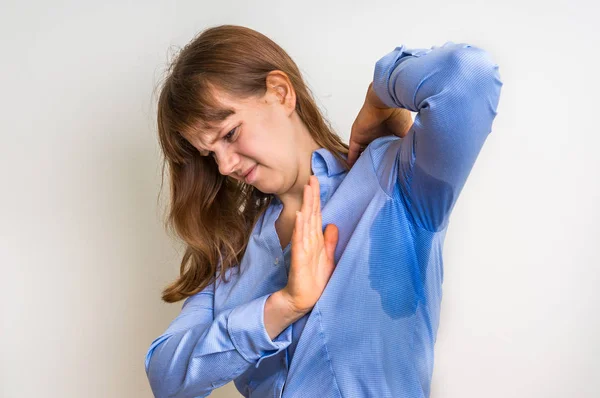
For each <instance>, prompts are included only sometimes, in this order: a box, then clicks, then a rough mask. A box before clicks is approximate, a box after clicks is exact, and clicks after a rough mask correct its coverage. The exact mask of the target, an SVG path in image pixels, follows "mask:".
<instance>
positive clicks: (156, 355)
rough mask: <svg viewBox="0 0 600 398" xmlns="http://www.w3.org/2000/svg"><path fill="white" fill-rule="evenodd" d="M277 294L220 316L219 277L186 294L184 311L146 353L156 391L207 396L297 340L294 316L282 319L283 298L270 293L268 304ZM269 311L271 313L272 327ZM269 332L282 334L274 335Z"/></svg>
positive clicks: (283, 312)
mask: <svg viewBox="0 0 600 398" xmlns="http://www.w3.org/2000/svg"><path fill="white" fill-rule="evenodd" d="M277 294H278V292H276V293H273V294H268V295H265V296H262V297H259V298H257V299H255V300H252V301H250V302H248V303H245V304H243V305H240V306H237V307H234V308H232V309H229V310H226V311H223V312H221V313H220V314H218V316H216V317H213V308H214V300H213V299H214V283H213V284H211V285H209V286H208V287H207V288H206V289H204V290H203V291H201V292H199V293H197V294H195V295H194V296H191V297H189V298H188V299H186V300H185V302H184V304H183V307H182V309H181V313H180V314H179V315H178V316H177V318H176V319H175V320H174V321H173V322H172V323H171V325H170V326H169V327H168V329H167V330H166V331H165V333H163V334H162V335H161V336H160V337H158V338H157V339H155V340H154V341H153V342H152V344H151V345H150V348H149V349H148V353H147V354H146V361H145V368H146V374H147V376H148V380H149V382H150V386H151V388H152V392H153V393H154V396H156V397H158V398H162V397H205V396H208V395H209V394H210V393H211V391H212V390H213V389H215V388H218V387H221V386H223V385H225V384H227V383H228V382H230V381H231V380H233V379H235V378H236V377H238V376H239V375H240V374H242V373H243V372H244V371H245V370H247V369H248V368H249V367H250V366H253V365H254V366H256V367H258V366H259V364H260V362H261V361H262V359H264V358H267V357H270V356H272V355H275V354H277V353H278V352H280V351H281V350H284V349H285V348H286V347H287V346H288V345H289V344H290V343H291V341H292V329H291V327H290V326H289V325H291V323H292V322H293V321H294V320H295V319H293V318H287V317H286V321H285V322H284V323H282V322H279V321H278V320H279V318H281V317H283V316H284V314H285V311H284V309H283V308H279V307H278V305H279V304H278V302H279V301H277V300H272V299H271V300H270V301H269V305H266V302H267V300H268V299H269V298H270V297H272V298H276V297H278V296H277ZM265 310H266V311H267V314H266V315H265V313H264V311H265ZM265 316H268V317H269V318H270V320H269V321H268V324H269V325H268V326H269V327H268V328H267V327H266V326H265ZM274 320H275V321H274ZM284 327H285V330H283V328H284ZM267 329H268V330H269V331H267ZM273 330H274V331H273ZM281 330H283V332H281ZM278 332H281V333H278ZM269 333H272V334H278V336H277V337H276V338H275V339H273V340H272V339H271V337H269Z"/></svg>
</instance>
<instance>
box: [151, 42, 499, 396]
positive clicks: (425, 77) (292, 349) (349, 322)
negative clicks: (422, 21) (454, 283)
mask: <svg viewBox="0 0 600 398" xmlns="http://www.w3.org/2000/svg"><path fill="white" fill-rule="evenodd" d="M373 82H374V83H373V87H374V90H375V93H376V94H377V95H378V96H379V98H381V100H382V101H383V102H384V103H386V104H387V105H388V106H390V107H402V108H406V109H409V110H410V111H412V112H417V115H416V117H415V120H414V124H413V126H412V128H411V129H410V131H409V132H408V134H407V135H406V136H405V137H404V138H399V137H396V136H386V137H381V138H378V139H376V140H374V141H373V142H371V144H370V145H369V146H368V147H367V148H366V150H365V151H364V152H363V154H362V155H361V156H360V157H359V159H358V160H357V162H356V163H355V165H354V166H353V167H352V169H351V170H350V171H349V172H345V171H344V169H343V167H342V165H341V164H339V163H338V161H337V160H336V159H335V157H334V156H333V155H332V154H331V153H330V152H329V151H328V150H327V149H325V148H321V149H319V150H317V151H315V152H313V153H312V170H313V173H314V174H315V175H316V176H317V178H318V180H319V183H320V185H321V202H322V215H323V228H324V227H325V226H326V225H327V224H331V223H333V224H335V225H337V227H338V229H339V241H338V244H337V248H336V251H335V263H336V264H337V265H336V268H335V270H334V272H333V274H332V276H331V279H330V280H329V283H328V284H327V286H326V288H325V290H324V291H323V293H322V295H321V297H320V299H319V300H318V302H317V303H316V305H315V306H314V308H313V309H312V311H311V312H309V313H308V314H306V315H305V316H304V317H303V318H301V319H300V320H298V321H297V322H295V323H293V324H292V325H290V326H288V327H287V328H286V329H285V330H284V331H283V332H282V333H281V334H280V335H279V336H277V337H276V338H275V339H274V340H271V339H270V338H269V336H268V334H267V331H266V329H265V325H264V305H265V301H266V300H267V298H268V297H269V296H270V295H271V294H272V293H273V292H275V291H278V290H280V289H282V288H283V287H285V286H286V284H287V278H288V271H289V268H290V245H288V246H287V247H286V248H285V249H283V250H282V248H281V245H280V242H279V239H278V236H277V233H276V231H275V220H276V219H277V217H278V216H279V214H280V212H281V210H282V204H281V201H280V200H279V199H277V198H275V200H274V201H273V202H272V203H271V205H270V206H269V207H268V208H267V209H266V211H265V212H264V213H263V214H262V216H261V218H260V219H259V221H258V222H257V224H256V225H255V228H254V230H253V231H252V235H251V237H250V240H249V243H248V247H247V250H246V253H245V255H244V257H243V260H242V261H241V263H240V269H239V271H241V272H239V273H238V272H237V271H234V270H229V273H228V277H229V280H230V281H229V283H227V284H224V283H221V282H219V283H217V285H216V286H215V285H214V284H212V285H210V286H209V287H207V288H206V289H205V290H204V291H202V292H200V293H198V294H195V295H194V296H192V297H189V298H187V299H186V300H185V302H184V303H183V307H182V310H181V313H180V314H179V316H178V317H177V318H176V319H175V320H174V321H173V322H172V323H171V325H170V326H169V327H168V329H167V330H166V331H165V332H164V333H163V334H162V335H161V336H160V337H158V338H157V339H156V340H154V341H153V342H152V344H151V346H150V348H149V350H148V353H147V356H146V362H145V367H146V372H147V375H148V379H149V382H150V385H151V387H152V391H153V392H154V394H155V395H156V396H157V397H204V396H207V395H208V394H209V393H210V392H211V391H212V390H213V389H215V388H218V387H221V386H223V385H224V384H226V383H228V382H230V381H231V380H234V382H235V385H236V387H237V389H238V390H239V391H240V392H241V393H242V394H243V395H244V396H246V397H250V396H252V397H310V398H316V397H318V398H326V397H351V398H354V397H377V398H383V397H393V398H403V397H406V398H417V397H429V391H430V384H431V377H432V372H433V363H434V344H435V341H436V333H437V330H438V323H439V315H440V304H441V299H442V282H443V279H444V270H443V266H442V265H443V261H442V251H443V244H444V237H445V234H446V231H447V227H448V220H449V217H450V213H451V211H452V209H453V207H454V205H455V203H456V199H457V198H458V196H459V193H460V192H461V190H462V188H463V185H464V184H465V181H466V179H467V177H468V175H469V173H470V171H471V168H472V167H473V164H474V163H475V160H476V158H477V156H478V154H479V151H480V149H481V147H482V145H483V143H484V142H485V140H486V137H487V135H488V134H489V133H490V132H491V128H492V122H493V120H494V118H495V116H496V114H497V112H496V110H497V106H498V101H499V98H500V91H501V86H502V82H501V80H500V75H499V72H498V65H497V64H495V63H494V62H493V61H492V59H491V57H490V56H489V54H488V53H486V52H485V51H484V50H482V49H480V48H477V47H475V46H472V45H468V44H464V43H462V44H454V43H453V42H447V43H446V44H444V45H443V46H441V47H435V46H434V47H432V48H431V49H407V48H405V47H404V46H400V47H396V49H395V50H394V51H392V52H390V53H389V54H387V55H385V56H384V57H383V58H381V59H380V60H379V61H377V63H376V66H375V71H374V78H373Z"/></svg>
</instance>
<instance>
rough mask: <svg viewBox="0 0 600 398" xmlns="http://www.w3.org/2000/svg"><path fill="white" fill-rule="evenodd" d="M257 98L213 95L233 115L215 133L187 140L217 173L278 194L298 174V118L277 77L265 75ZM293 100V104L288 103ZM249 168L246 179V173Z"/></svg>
mask: <svg viewBox="0 0 600 398" xmlns="http://www.w3.org/2000/svg"><path fill="white" fill-rule="evenodd" d="M267 86H268V87H269V88H268V89H267V91H266V93H265V95H264V96H262V97H251V98H248V99H239V98H232V97H231V96H228V95H227V94H226V93H224V92H220V91H215V96H216V99H217V100H218V101H220V102H221V103H222V104H223V105H224V106H225V107H228V108H231V109H233V110H234V111H235V113H234V114H232V115H230V116H229V117H228V118H227V119H225V120H224V121H223V122H222V123H220V125H219V128H218V129H217V130H214V131H203V132H202V133H200V134H196V135H195V136H194V137H186V138H187V139H188V141H190V143H191V144H192V145H194V146H195V147H196V148H197V149H198V151H199V152H200V153H201V154H202V155H204V156H212V157H213V158H214V159H215V161H216V163H217V165H218V167H219V173H221V174H222V175H226V176H231V177H233V178H235V179H237V180H240V181H244V182H247V183H249V184H251V185H253V186H255V187H256V188H257V189H259V190H260V191H262V192H264V193H275V194H282V193H285V192H287V191H288V190H289V189H290V188H291V187H292V186H293V185H294V183H295V181H296V179H297V175H298V167H299V162H298V159H297V156H298V152H299V151H298V149H299V148H298V145H297V141H298V131H299V129H298V126H297V124H298V120H299V118H298V116H297V114H296V113H295V97H294V98H292V97H293V95H290V94H291V93H290V90H289V87H287V84H286V81H285V79H284V78H283V77H281V76H280V75H277V74H274V75H273V76H271V75H270V79H268V80H267ZM292 99H293V100H292ZM252 168H254V170H253V171H252V172H251V173H250V176H249V180H247V179H245V177H246V173H247V172H248V171H250V170H251V169H252Z"/></svg>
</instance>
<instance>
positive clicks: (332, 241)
mask: <svg viewBox="0 0 600 398" xmlns="http://www.w3.org/2000/svg"><path fill="white" fill-rule="evenodd" d="M338 238H339V231H338V227H337V226H336V225H335V224H327V226H326V227H325V233H324V234H323V243H324V245H325V253H326V254H327V258H330V259H332V260H333V258H334V255H335V248H336V246H337V243H338Z"/></svg>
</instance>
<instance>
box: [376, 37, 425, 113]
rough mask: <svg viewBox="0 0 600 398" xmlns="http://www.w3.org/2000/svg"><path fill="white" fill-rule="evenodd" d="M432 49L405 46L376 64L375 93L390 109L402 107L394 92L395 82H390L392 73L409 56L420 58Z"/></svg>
mask: <svg viewBox="0 0 600 398" xmlns="http://www.w3.org/2000/svg"><path fill="white" fill-rule="evenodd" d="M430 51H431V49H425V48H421V49H408V48H406V46H405V45H404V44H403V45H401V46H399V47H396V48H395V49H394V50H393V51H391V52H389V53H388V54H386V55H384V56H383V57H382V58H380V59H379V60H378V61H377V62H376V63H375V71H374V72H373V91H375V94H377V96H378V97H379V99H380V100H381V102H383V103H384V104H386V105H387V106H388V107H390V108H399V107H402V104H400V102H399V101H398V99H397V98H396V96H395V92H394V86H395V85H394V82H390V77H391V76H392V72H394V69H395V68H396V66H398V64H400V61H401V60H402V59H404V58H406V57H407V56H413V57H420V56H421V55H425V54H427V53H428V52H430Z"/></svg>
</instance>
